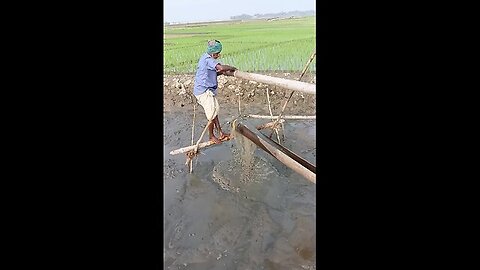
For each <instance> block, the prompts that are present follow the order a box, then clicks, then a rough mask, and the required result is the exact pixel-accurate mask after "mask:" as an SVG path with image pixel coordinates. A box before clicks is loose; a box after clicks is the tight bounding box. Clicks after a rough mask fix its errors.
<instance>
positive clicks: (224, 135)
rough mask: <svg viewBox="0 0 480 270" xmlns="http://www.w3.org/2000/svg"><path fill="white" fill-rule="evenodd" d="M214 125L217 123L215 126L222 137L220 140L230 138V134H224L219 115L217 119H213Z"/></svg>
mask: <svg viewBox="0 0 480 270" xmlns="http://www.w3.org/2000/svg"><path fill="white" fill-rule="evenodd" d="M213 123H215V126H216V127H217V131H218V134H219V135H220V137H219V139H220V140H223V139H225V138H228V137H230V134H228V133H224V132H223V131H222V128H221V127H220V121H219V120H218V115H217V116H215V118H214V119H213Z"/></svg>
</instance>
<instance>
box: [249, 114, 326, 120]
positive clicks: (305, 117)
mask: <svg viewBox="0 0 480 270" xmlns="http://www.w3.org/2000/svg"><path fill="white" fill-rule="evenodd" d="M246 117H250V118H260V119H276V118H278V115H274V116H269V115H258V114H249V115H246ZM281 118H282V119H285V120H299V119H303V120H309V119H316V118H317V116H316V115H282V117H281Z"/></svg>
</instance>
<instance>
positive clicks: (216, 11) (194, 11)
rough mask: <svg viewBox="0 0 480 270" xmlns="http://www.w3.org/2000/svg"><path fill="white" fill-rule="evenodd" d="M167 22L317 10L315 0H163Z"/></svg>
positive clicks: (226, 18) (199, 20)
mask: <svg viewBox="0 0 480 270" xmlns="http://www.w3.org/2000/svg"><path fill="white" fill-rule="evenodd" d="M163 7H164V8H163V15H164V16H163V18H164V21H165V22H201V21H213V20H228V19H230V17H231V16H235V15H241V14H248V15H252V16H253V15H254V14H256V13H259V14H265V13H278V12H288V11H295V10H298V11H307V10H315V0H293V1H292V0H227V1H220V0H163Z"/></svg>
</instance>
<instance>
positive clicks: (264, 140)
mask: <svg viewBox="0 0 480 270" xmlns="http://www.w3.org/2000/svg"><path fill="white" fill-rule="evenodd" d="M236 130H237V131H238V132H239V133H240V134H242V135H243V136H245V137H246V138H248V139H249V140H251V141H252V142H254V143H255V144H256V145H257V146H258V147H260V148H261V149H263V150H264V151H265V152H267V153H269V154H270V155H272V156H274V157H275V158H276V159H277V160H279V161H280V162H282V163H283V164H285V165H286V166H287V167H289V168H290V169H292V170H294V171H295V172H297V173H298V174H300V175H301V176H303V177H305V178H306V179H307V180H308V181H310V182H312V183H314V184H316V167H315V166H314V165H312V164H311V163H310V162H308V161H306V160H304V159H302V158H301V157H299V156H298V155H296V154H295V153H293V152H292V151H290V150H288V149H286V148H285V147H283V146H281V145H279V144H278V143H276V142H275V141H273V140H271V139H269V138H268V137H267V136H265V135H264V134H262V133H260V132H259V131H257V130H250V129H248V128H247V127H246V126H244V125H243V124H241V123H239V124H237V127H236Z"/></svg>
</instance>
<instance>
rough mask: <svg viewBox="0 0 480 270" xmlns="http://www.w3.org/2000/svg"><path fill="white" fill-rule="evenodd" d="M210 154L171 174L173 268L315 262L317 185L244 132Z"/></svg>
mask: <svg viewBox="0 0 480 270" xmlns="http://www.w3.org/2000/svg"><path fill="white" fill-rule="evenodd" d="M293 128H295V127H293ZM311 128H313V129H314V128H315V126H314V125H313V126H312V127H311ZM287 132H288V131H287ZM292 139H293V138H292ZM166 143H168V142H166ZM314 146H315V145H314V142H313V147H314ZM171 148H175V147H171ZM204 153H205V155H202V156H201V157H199V159H198V162H197V165H196V166H195V167H194V173H193V174H188V173H187V171H186V170H184V171H183V172H180V173H178V174H177V175H175V176H172V177H169V178H166V179H164V182H165V193H166V196H165V201H166V202H165V218H164V232H165V234H164V237H165V238H164V264H165V269H315V267H316V263H315V249H316V243H315V185H314V184H312V183H310V182H308V181H306V180H304V179H302V178H301V176H299V175H298V174H295V173H292V172H291V171H289V170H288V169H286V168H285V166H284V165H283V164H281V163H280V162H278V161H277V160H275V159H274V158H273V157H271V156H268V155H266V154H265V153H264V152H263V151H262V150H260V149H257V148H256V146H255V144H253V143H251V142H250V141H249V140H244V139H242V137H241V136H239V135H237V136H236V137H235V139H234V140H232V141H229V142H225V143H223V144H222V145H220V146H216V147H214V148H212V149H208V150H205V151H204ZM215 153H218V154H215ZM220 153H221V154H220ZM165 159H167V160H168V162H167V161H166V163H168V164H169V166H170V167H168V168H167V169H169V168H172V169H173V170H177V171H178V170H179V168H184V167H182V166H183V164H184V162H185V158H184V156H179V157H173V158H172V157H171V156H170V157H168V156H167V157H165ZM222 182H223V184H224V185H225V187H227V188H225V187H222V185H221V183H222ZM227 184H228V185H227ZM167 193H168V195H167Z"/></svg>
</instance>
